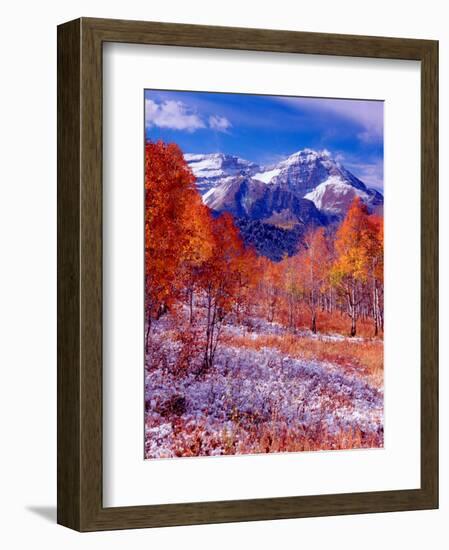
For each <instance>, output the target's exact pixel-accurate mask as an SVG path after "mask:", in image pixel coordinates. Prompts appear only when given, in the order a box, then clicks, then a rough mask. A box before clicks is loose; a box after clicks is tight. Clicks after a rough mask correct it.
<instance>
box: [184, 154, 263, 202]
mask: <svg viewBox="0 0 449 550" xmlns="http://www.w3.org/2000/svg"><path fill="white" fill-rule="evenodd" d="M184 158H185V160H186V162H187V164H188V165H189V166H190V168H191V170H192V172H193V174H194V175H195V177H196V184H197V187H198V191H199V192H200V193H201V194H202V195H204V193H207V191H209V190H210V189H211V188H212V187H215V186H217V185H219V184H220V183H221V182H222V181H223V180H224V179H226V178H227V177H229V176H237V175H240V176H252V175H253V174H255V173H256V172H258V171H260V170H261V167H260V166H258V165H257V164H255V163H254V162H251V161H248V160H244V159H242V158H240V157H236V156H234V155H225V154H223V153H212V154H205V155H201V154H185V155H184Z"/></svg>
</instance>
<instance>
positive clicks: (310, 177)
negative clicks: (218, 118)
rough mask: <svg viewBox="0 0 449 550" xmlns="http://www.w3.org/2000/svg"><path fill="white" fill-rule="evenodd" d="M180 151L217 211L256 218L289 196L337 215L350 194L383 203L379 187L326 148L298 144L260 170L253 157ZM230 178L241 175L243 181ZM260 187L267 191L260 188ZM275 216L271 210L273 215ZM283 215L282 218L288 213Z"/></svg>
mask: <svg viewBox="0 0 449 550" xmlns="http://www.w3.org/2000/svg"><path fill="white" fill-rule="evenodd" d="M184 157H185V159H186V161H187V163H188V164H189V166H190V168H191V170H192V171H193V173H194V175H195V176H196V178H197V187H198V190H199V192H200V193H201V195H202V196H203V201H204V202H205V204H207V205H208V206H209V207H210V208H212V209H214V210H217V211H222V210H228V211H232V212H233V213H234V214H236V215H249V213H250V212H251V213H252V216H255V215H256V212H257V219H261V218H262V217H264V216H266V217H267V218H269V217H270V216H271V215H272V213H273V212H277V213H279V212H280V211H281V210H285V209H286V208H291V207H292V205H293V204H294V203H293V202H292V197H296V198H297V199H306V200H309V201H312V202H313V203H314V205H315V206H316V208H317V209H318V210H319V211H321V212H323V213H324V214H331V215H337V216H344V215H345V213H346V211H347V210H348V208H349V206H350V204H351V203H352V201H353V200H354V198H355V197H356V196H357V197H360V198H361V199H362V201H363V202H364V203H365V204H366V205H367V206H368V207H369V208H370V209H371V210H372V211H378V210H379V209H381V208H382V205H383V196H382V194H381V193H379V192H378V191H376V190H374V189H370V188H368V187H367V186H366V185H365V184H364V183H363V182H362V181H361V180H360V179H359V178H357V177H356V176H354V174H352V173H351V172H349V170H347V169H346V168H345V167H344V166H342V165H341V164H340V163H339V162H337V161H336V160H335V159H334V158H333V157H332V155H331V154H330V153H329V151H327V150H323V151H314V150H312V149H303V150H301V151H297V152H296V153H293V154H292V155H290V156H289V157H287V158H286V159H284V160H282V161H280V162H279V163H278V164H277V165H275V166H272V167H270V169H265V170H264V169H263V168H261V167H260V166H258V165H257V164H256V163H254V162H250V161H248V160H244V159H241V158H239V157H237V156H234V155H225V154H222V153H215V154H207V155H201V154H186V155H184ZM236 178H244V179H245V182H244V184H243V185H242V181H241V180H240V181H238V182H237V181H236ZM231 180H232V181H231ZM264 188H265V189H270V193H264ZM237 213H238V214H237ZM261 213H263V215H262V214H261ZM295 215H297V213H295ZM278 218H279V215H278V214H276V216H275V218H273V219H278ZM283 218H285V220H287V218H289V213H288V212H285V214H284V215H283Z"/></svg>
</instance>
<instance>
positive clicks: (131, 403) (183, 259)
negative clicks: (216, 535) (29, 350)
mask: <svg viewBox="0 0 449 550" xmlns="http://www.w3.org/2000/svg"><path fill="white" fill-rule="evenodd" d="M437 189H438V43H437V42H435V41H430V40H414V39H413V40H412V39H402V38H380V37H363V36H343V35H330V34H316V33H302V32H290V31H272V30H261V29H242V28H226V27H206V26H195V25H179V24H169V23H151V22H141V21H119V20H106V19H89V18H88V19H86V18H82V19H78V20H75V21H71V22H68V23H65V24H63V25H61V26H59V27H58V522H59V523H60V524H62V525H65V526H67V527H70V528H72V529H76V530H79V531H95V530H106V529H126V528H137V527H158V526H171V525H187V524H201V523H218V522H233V521H252V520H263V519H282V518H299V517H310V516H326V515H339V514H357V513H369V512H393V511H400V510H418V509H431V508H437V506H438V306H437V298H438V279H437V277H438V275H437V274H438V269H437V264H438V209H437V201H438V191H437Z"/></svg>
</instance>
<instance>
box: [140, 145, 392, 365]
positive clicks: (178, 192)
mask: <svg viewBox="0 0 449 550" xmlns="http://www.w3.org/2000/svg"><path fill="white" fill-rule="evenodd" d="M145 266H146V272H145V284H146V301H145V309H146V326H147V342H148V336H149V334H150V332H151V326H152V323H153V322H154V320H157V319H160V318H161V316H163V315H165V314H166V313H167V312H169V313H170V315H171V316H173V318H176V317H177V318H179V319H182V320H183V322H185V321H186V320H187V322H188V323H190V324H195V326H196V327H197V329H198V327H199V329H198V330H199V332H198V338H199V340H200V347H201V354H202V364H203V368H204V369H206V370H207V369H209V368H210V367H211V366H212V365H213V363H214V358H215V356H216V352H217V347H218V345H219V342H220V338H221V335H222V332H223V327H224V325H225V324H234V325H236V326H240V325H241V324H243V323H245V322H246V321H248V319H250V318H254V317H259V318H264V319H265V320H267V321H268V322H270V323H273V322H276V323H279V324H281V325H283V326H284V327H285V328H286V329H290V330H292V331H296V330H297V329H298V328H301V326H302V325H303V324H304V323H305V318H306V317H308V322H307V324H308V328H310V329H311V330H312V332H317V331H319V330H320V325H319V323H320V315H321V314H322V313H326V315H328V316H329V315H330V316H339V317H343V318H346V319H347V333H349V334H350V335H352V336H354V335H356V333H357V322H358V320H359V318H360V317H362V318H363V319H364V320H365V321H366V320H368V319H369V320H371V322H372V326H373V334H375V335H377V334H378V333H379V331H380V330H382V328H383V220H382V218H380V217H377V216H373V215H369V213H368V211H367V209H366V207H365V206H364V205H363V203H362V202H361V201H360V200H358V199H357V200H356V201H354V203H353V204H352V206H351V208H350V210H349V212H348V214H347V216H346V218H345V220H344V221H343V222H342V223H341V225H340V226H339V227H332V226H329V227H326V228H318V229H315V230H311V231H309V232H307V233H306V234H305V235H304V238H303V242H302V246H301V247H300V249H299V251H298V253H297V254H296V255H294V256H292V257H286V258H284V259H283V260H282V261H281V262H278V263H275V262H272V261H270V260H269V259H267V258H265V257H261V256H260V257H259V256H257V255H256V253H255V251H254V250H252V249H250V248H248V247H245V245H244V243H243V241H242V239H241V236H240V233H239V231H238V229H237V228H236V226H235V224H234V220H233V217H232V216H231V215H230V214H227V213H225V214H221V215H220V216H218V217H216V216H214V215H213V213H212V212H211V211H210V210H209V209H208V208H207V207H206V206H205V205H204V204H203V203H202V200H201V197H200V195H199V193H198V191H197V189H196V186H195V178H194V176H193V174H192V173H191V171H190V169H189V168H188V166H187V165H186V163H185V161H184V159H183V155H182V152H181V150H180V149H179V148H178V147H177V146H176V145H175V144H165V143H163V142H157V143H153V142H148V143H147V144H146V146H145ZM197 344H198V343H197Z"/></svg>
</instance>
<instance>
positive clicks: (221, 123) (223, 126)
mask: <svg viewBox="0 0 449 550" xmlns="http://www.w3.org/2000/svg"><path fill="white" fill-rule="evenodd" d="M231 126H232V124H231V123H230V122H229V120H228V119H227V118H226V117H224V116H218V115H211V116H210V117H209V127H210V128H212V130H216V131H217V132H227V131H228V130H229V128H231Z"/></svg>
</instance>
